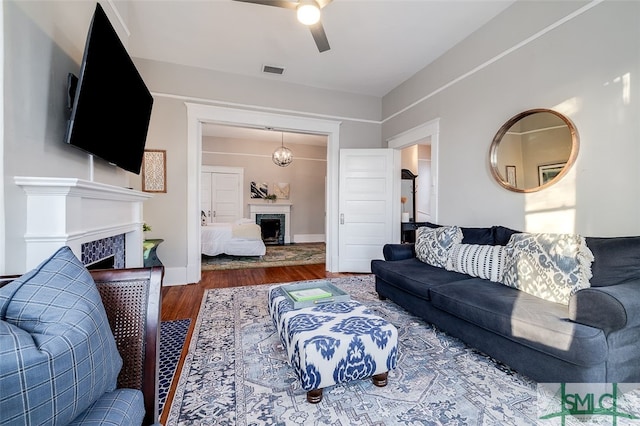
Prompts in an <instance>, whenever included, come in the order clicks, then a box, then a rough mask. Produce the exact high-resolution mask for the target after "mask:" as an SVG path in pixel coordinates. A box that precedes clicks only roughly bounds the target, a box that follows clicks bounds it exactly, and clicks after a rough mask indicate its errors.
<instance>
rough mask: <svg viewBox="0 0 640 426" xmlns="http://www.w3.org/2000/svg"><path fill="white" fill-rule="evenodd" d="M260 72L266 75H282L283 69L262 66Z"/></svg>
mask: <svg viewBox="0 0 640 426" xmlns="http://www.w3.org/2000/svg"><path fill="white" fill-rule="evenodd" d="M262 72H263V73H266V74H277V75H282V74H284V68H283V67H276V66H273V65H263V66H262Z"/></svg>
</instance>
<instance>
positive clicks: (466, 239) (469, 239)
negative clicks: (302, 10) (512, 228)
mask: <svg viewBox="0 0 640 426" xmlns="http://www.w3.org/2000/svg"><path fill="white" fill-rule="evenodd" d="M460 229H461V230H462V244H481V245H493V233H492V232H491V228H466V227H461V228H460Z"/></svg>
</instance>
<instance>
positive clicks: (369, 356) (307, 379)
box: [269, 286, 398, 403]
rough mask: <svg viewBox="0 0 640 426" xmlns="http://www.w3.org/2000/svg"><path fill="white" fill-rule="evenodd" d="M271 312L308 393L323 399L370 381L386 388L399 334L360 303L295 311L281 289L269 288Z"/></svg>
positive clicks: (309, 398) (309, 396)
mask: <svg viewBox="0 0 640 426" xmlns="http://www.w3.org/2000/svg"><path fill="white" fill-rule="evenodd" d="M269 313H270V315H271V318H272V319H273V323H274V325H275V326H276V329H277V331H278V335H279V336H280V340H281V341H282V344H283V345H284V347H285V349H286V351H287V359H288V361H289V363H290V364H291V366H292V367H293V369H294V371H295V373H296V376H297V377H298V379H299V380H300V383H301V385H302V388H303V389H304V390H306V391H307V401H309V402H311V403H318V402H320V401H321V400H322V389H323V388H325V387H327V386H332V385H335V384H339V383H346V382H349V381H351V380H357V379H364V378H368V377H371V378H372V379H373V383H374V384H375V385H376V386H385V385H386V384H387V376H388V372H389V370H391V369H393V368H395V367H396V364H397V359H398V349H397V346H398V331H397V330H396V328H395V327H394V326H393V324H391V323H389V322H387V321H385V320H384V319H382V318H380V317H379V316H376V315H374V314H373V313H372V312H371V310H370V309H368V308H367V307H365V306H363V305H362V304H360V303H358V302H356V301H346V302H336V303H325V304H319V305H317V306H314V307H308V308H302V309H294V307H293V303H292V301H291V299H289V298H288V297H287V296H286V295H285V293H284V291H283V289H282V287H281V286H274V287H271V288H270V289H269Z"/></svg>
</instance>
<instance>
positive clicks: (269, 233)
mask: <svg viewBox="0 0 640 426" xmlns="http://www.w3.org/2000/svg"><path fill="white" fill-rule="evenodd" d="M260 231H261V234H262V241H264V243H265V244H281V243H280V233H281V231H280V220H279V219H262V220H261V221H260Z"/></svg>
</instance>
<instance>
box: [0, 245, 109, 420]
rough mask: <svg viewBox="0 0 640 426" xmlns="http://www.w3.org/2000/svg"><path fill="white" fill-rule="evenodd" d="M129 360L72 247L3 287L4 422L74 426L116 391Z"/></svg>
mask: <svg viewBox="0 0 640 426" xmlns="http://www.w3.org/2000/svg"><path fill="white" fill-rule="evenodd" d="M121 367H122V359H121V358H120V355H119V353H118V350H117V347H116V342H115V340H114V337H113V334H112V332H111V329H110V328H109V323H108V320H107V315H106V313H105V310H104V306H103V304H102V299H101V298H100V294H99V292H98V289H97V288H96V284H95V282H94V281H93V279H92V278H91V275H90V274H89V272H88V271H87V270H86V269H85V267H84V266H83V265H82V263H81V262H80V261H79V260H78V259H77V258H76V257H75V255H74V254H73V252H72V251H71V249H69V247H63V248H61V249H60V250H58V251H57V252H56V253H55V254H54V255H53V256H51V257H50V258H49V259H47V260H45V261H44V262H43V263H42V264H41V265H40V266H38V267H37V268H36V269H34V270H33V271H31V272H29V273H27V274H25V275H23V276H22V277H20V278H19V279H17V280H15V281H13V282H12V283H10V284H8V285H6V286H4V287H2V288H0V389H2V395H1V397H0V424H16V425H18V424H19V425H36V424H37V425H46V424H67V423H69V422H70V421H72V420H73V419H74V418H75V417H76V416H78V415H79V414H80V413H82V412H83V411H84V410H85V409H87V408H88V407H89V406H90V405H91V404H92V403H93V402H95V401H96V400H97V399H98V398H99V397H100V396H101V395H102V394H104V393H105V392H109V391H112V390H114V389H115V387H116V380H117V377H118V373H119V372H120V368H121Z"/></svg>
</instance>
